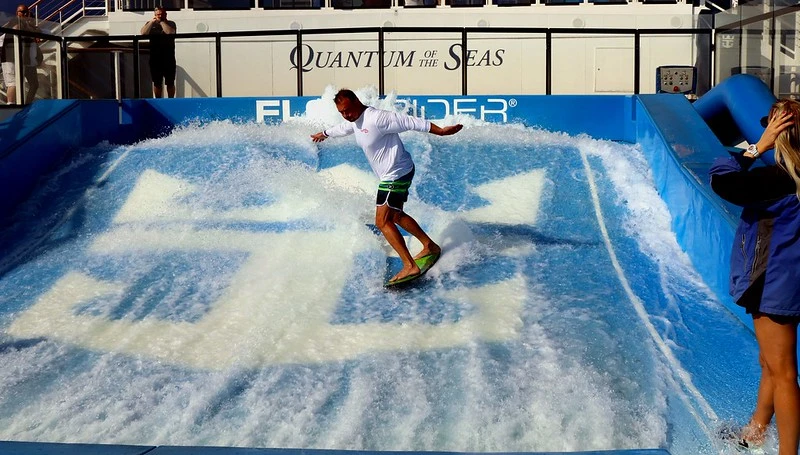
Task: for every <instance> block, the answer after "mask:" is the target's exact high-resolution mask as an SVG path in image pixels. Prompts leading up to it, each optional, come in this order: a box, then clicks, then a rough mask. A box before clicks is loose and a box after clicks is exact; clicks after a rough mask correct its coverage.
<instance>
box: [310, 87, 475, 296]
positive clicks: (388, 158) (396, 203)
mask: <svg viewBox="0 0 800 455" xmlns="http://www.w3.org/2000/svg"><path fill="white" fill-rule="evenodd" d="M333 102H334V103H336V109H337V110H338V111H339V113H340V114H342V117H344V119H345V120H347V122H345V123H342V124H341V125H338V126H335V127H333V128H329V129H327V130H324V131H320V132H319V133H316V134H313V135H311V139H312V140H313V141H314V142H322V141H324V140H325V139H327V138H329V137H344V136H347V135H350V134H355V137H356V143H358V145H359V146H360V147H361V148H362V149H363V150H364V155H366V157H367V160H368V161H369V164H370V167H372V170H373V171H374V172H375V174H376V175H377V176H378V178H379V179H380V181H381V182H380V184H379V185H378V196H377V200H376V203H375V204H376V209H375V225H376V226H377V227H378V229H380V231H381V233H383V236H384V237H386V240H387V241H388V242H389V245H391V246H392V248H394V250H395V251H397V254H398V255H399V256H400V259H401V260H402V261H403V268H402V269H401V270H400V272H398V273H397V275H395V276H394V277H393V278H392V279H391V280H389V282H388V283H387V284H388V285H393V284H399V283H402V282H406V281H410V280H413V279H414V278H417V277H418V276H420V275H421V274H422V273H423V269H420V265H419V264H422V265H423V268H424V270H425V271H427V269H428V268H430V267H431V266H432V265H433V263H434V262H436V260H437V259H438V258H439V255H441V253H442V249H441V248H440V247H439V245H437V244H436V243H435V242H434V241H433V240H432V239H431V238H430V237H429V236H428V234H426V233H425V231H423V230H422V228H421V227H420V226H419V224H417V222H416V220H414V218H412V217H411V216H410V215H408V214H407V213H405V212H404V211H403V204H404V203H405V202H406V200H408V189H409V187H410V186H411V180H412V179H413V178H414V161H413V160H412V158H411V155H410V154H409V153H408V152H407V151H406V149H405V147H404V146H403V142H402V141H401V140H400V135H399V133H402V132H405V131H421V132H429V133H431V134H435V135H437V136H449V135H451V134H456V133H458V132H459V131H461V128H463V125H460V124H458V125H452V126H446V127H443V128H441V127H439V126H437V125H435V124H433V123H431V122H430V121H427V120H423V119H420V118H416V117H411V116H408V115H404V114H400V113H397V112H391V111H385V110H381V109H376V108H374V107H371V106H365V105H364V104H363V103H362V102H361V100H359V99H358V97H357V96H356V94H355V93H353V91H351V90H347V89H343V90H339V92H337V93H336V96H335V97H334V98H333ZM397 226H400V227H402V228H403V229H405V230H406V231H407V232H408V233H409V234H411V235H413V236H414V237H416V239H417V240H419V242H420V243H421V244H422V251H420V252H419V253H418V254H417V255H416V256H413V257H412V256H411V252H409V251H408V247H407V246H406V244H405V242H404V241H403V236H402V235H401V234H400V230H399V229H398V228H397Z"/></svg>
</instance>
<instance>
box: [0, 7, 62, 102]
mask: <svg viewBox="0 0 800 455" xmlns="http://www.w3.org/2000/svg"><path fill="white" fill-rule="evenodd" d="M18 8H19V11H20V13H19V14H16V12H15V14H14V15H13V16H9V15H5V17H2V19H0V20H1V21H2V24H3V26H4V27H7V28H12V29H15V30H20V31H22V32H28V33H37V34H42V35H45V36H41V35H40V36H23V35H18V34H16V32H11V33H6V34H3V35H0V37H2V43H0V49H2V56H3V58H2V60H3V63H2V65H0V71H1V72H2V82H3V83H2V102H3V103H5V104H21V103H24V104H30V103H31V102H33V101H34V100H36V99H43V98H58V96H59V91H60V78H59V73H60V68H59V65H58V61H59V60H58V58H56V55H55V53H56V51H57V49H58V47H59V44H58V41H51V40H48V39H47V36H46V35H52V34H53V33H60V31H61V28H60V25H59V24H56V23H53V22H48V21H41V20H37V19H36V18H35V17H34V12H33V11H32V10H30V9H29V8H27V7H26V6H24V5H20V6H19V7H18ZM53 38H55V37H53Z"/></svg>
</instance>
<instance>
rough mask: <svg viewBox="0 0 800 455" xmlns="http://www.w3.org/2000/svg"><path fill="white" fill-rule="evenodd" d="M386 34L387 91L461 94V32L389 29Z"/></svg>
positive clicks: (385, 70)
mask: <svg viewBox="0 0 800 455" xmlns="http://www.w3.org/2000/svg"><path fill="white" fill-rule="evenodd" d="M384 36H385V43H384V51H385V53H384V74H385V90H386V92H387V93H388V92H392V91H394V92H396V93H398V94H401V95H432V94H438V95H460V94H461V66H460V61H461V34H460V33H452V32H451V33H399V32H389V33H386V34H385V35H384Z"/></svg>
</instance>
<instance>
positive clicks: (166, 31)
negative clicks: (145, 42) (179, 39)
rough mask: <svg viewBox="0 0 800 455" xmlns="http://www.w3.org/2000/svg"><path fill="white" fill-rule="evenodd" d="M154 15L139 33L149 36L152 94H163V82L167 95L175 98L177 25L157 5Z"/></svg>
mask: <svg viewBox="0 0 800 455" xmlns="http://www.w3.org/2000/svg"><path fill="white" fill-rule="evenodd" d="M154 13H155V15H154V17H153V18H152V19H150V20H149V21H148V22H147V23H146V24H144V27H142V30H141V34H142V35H148V36H150V77H151V79H152V80H153V96H154V97H155V98H161V97H162V96H163V93H164V90H163V84H166V85H167V96H169V97H170V98H175V37H174V36H168V35H175V32H176V31H177V30H178V27H177V26H176V25H175V22H173V21H168V20H167V10H166V9H164V7H163V6H157V7H156V9H155V12H154Z"/></svg>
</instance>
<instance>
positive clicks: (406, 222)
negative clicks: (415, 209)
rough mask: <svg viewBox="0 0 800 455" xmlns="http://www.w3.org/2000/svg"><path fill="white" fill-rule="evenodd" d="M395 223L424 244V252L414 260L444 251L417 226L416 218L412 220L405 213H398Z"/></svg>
mask: <svg viewBox="0 0 800 455" xmlns="http://www.w3.org/2000/svg"><path fill="white" fill-rule="evenodd" d="M395 222H396V223H397V224H399V225H400V227H401V228H403V229H405V230H406V231H408V233H409V234H411V235H413V236H414V237H416V238H417V240H419V242H420V243H421V244H422V251H420V252H419V253H418V254H417V255H416V256H414V259H419V258H421V257H423V256H427V255H429V254H439V253H441V252H442V249H441V248H440V247H439V245H437V244H436V243H435V242H434V241H433V240H431V238H430V237H428V234H426V233H425V231H423V230H422V228H421V227H420V226H419V224H417V221H416V220H415V219H414V218H411V216H410V215H408V214H407V213H405V212H397V214H396V215H395Z"/></svg>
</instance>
